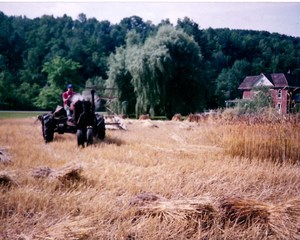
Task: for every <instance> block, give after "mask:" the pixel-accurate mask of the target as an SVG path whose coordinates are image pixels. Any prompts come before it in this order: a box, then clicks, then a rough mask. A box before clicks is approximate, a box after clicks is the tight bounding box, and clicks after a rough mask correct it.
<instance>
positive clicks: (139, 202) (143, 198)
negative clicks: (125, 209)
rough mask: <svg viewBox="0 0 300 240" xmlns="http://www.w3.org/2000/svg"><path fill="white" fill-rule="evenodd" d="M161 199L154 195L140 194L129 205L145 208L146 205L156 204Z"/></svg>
mask: <svg viewBox="0 0 300 240" xmlns="http://www.w3.org/2000/svg"><path fill="white" fill-rule="evenodd" d="M159 199H161V197H160V196H158V195H156V194H153V193H148V192H145V193H140V194H138V195H137V196H135V197H134V198H132V199H131V200H130V202H129V205H131V206H143V205H145V204H148V203H151V202H155V201H157V200H159Z"/></svg>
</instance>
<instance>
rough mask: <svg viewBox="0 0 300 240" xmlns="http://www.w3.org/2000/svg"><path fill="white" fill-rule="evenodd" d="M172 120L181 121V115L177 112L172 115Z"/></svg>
mask: <svg viewBox="0 0 300 240" xmlns="http://www.w3.org/2000/svg"><path fill="white" fill-rule="evenodd" d="M172 121H182V116H181V114H180V113H177V114H175V115H174V116H173V117H172Z"/></svg>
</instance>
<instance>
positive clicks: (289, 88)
mask: <svg viewBox="0 0 300 240" xmlns="http://www.w3.org/2000/svg"><path fill="white" fill-rule="evenodd" d="M259 86H266V87H269V89H270V91H271V95H272V99H273V106H274V107H276V108H277V109H278V112H280V113H289V112H290V111H291V108H293V107H295V106H296V104H299V103H300V82H299V81H296V79H295V78H294V77H293V75H291V74H284V73H273V74H265V73H261V74H260V75H257V76H247V77H245V79H244V80H243V82H242V83H241V84H240V86H239V88H238V89H240V90H242V91H243V99H251V98H253V96H254V95H255V91H253V88H254V87H259Z"/></svg>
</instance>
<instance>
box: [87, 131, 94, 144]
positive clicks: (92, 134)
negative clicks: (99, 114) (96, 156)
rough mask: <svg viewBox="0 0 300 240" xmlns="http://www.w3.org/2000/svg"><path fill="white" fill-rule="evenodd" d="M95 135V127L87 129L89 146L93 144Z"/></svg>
mask: <svg viewBox="0 0 300 240" xmlns="http://www.w3.org/2000/svg"><path fill="white" fill-rule="evenodd" d="M93 137H94V133H93V128H88V129H87V131H86V144H87V146H88V145H92V144H93Z"/></svg>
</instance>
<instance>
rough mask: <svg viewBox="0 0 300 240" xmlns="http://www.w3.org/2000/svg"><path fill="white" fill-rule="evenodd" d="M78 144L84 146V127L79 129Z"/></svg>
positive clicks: (77, 133)
mask: <svg viewBox="0 0 300 240" xmlns="http://www.w3.org/2000/svg"><path fill="white" fill-rule="evenodd" d="M76 135H77V145H78V146H82V147H84V133H83V130H82V129H77V132H76Z"/></svg>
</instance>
